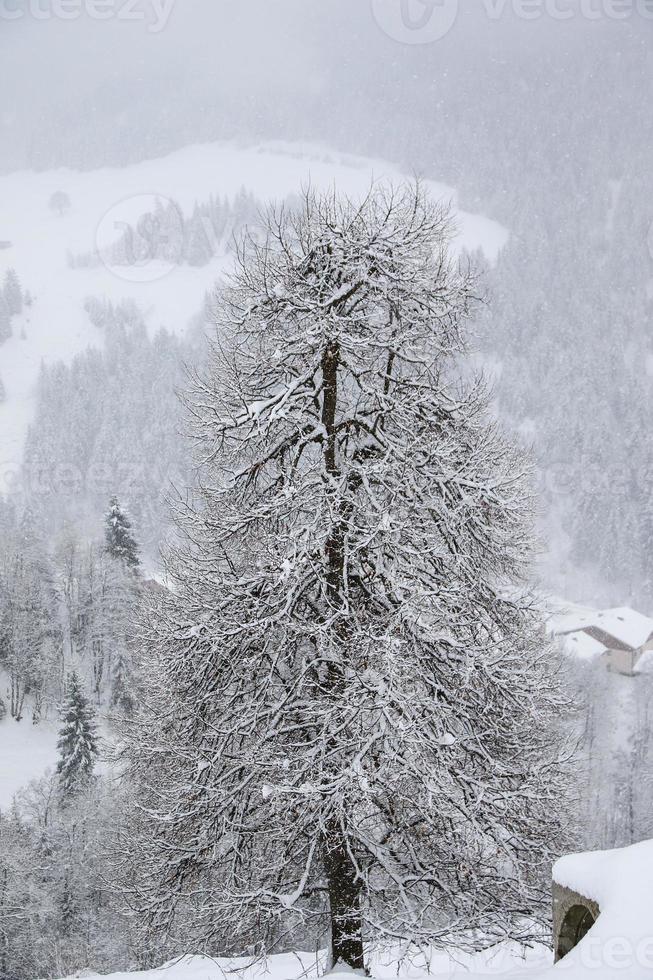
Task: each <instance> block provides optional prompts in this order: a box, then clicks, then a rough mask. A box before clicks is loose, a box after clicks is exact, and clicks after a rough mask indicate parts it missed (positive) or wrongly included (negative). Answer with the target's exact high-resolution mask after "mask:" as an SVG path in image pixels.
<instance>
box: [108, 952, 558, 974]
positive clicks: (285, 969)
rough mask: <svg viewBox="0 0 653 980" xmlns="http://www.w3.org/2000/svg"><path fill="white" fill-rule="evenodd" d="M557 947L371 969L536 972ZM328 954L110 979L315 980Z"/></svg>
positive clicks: (205, 962)
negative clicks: (229, 979)
mask: <svg viewBox="0 0 653 980" xmlns="http://www.w3.org/2000/svg"><path fill="white" fill-rule="evenodd" d="M551 959H552V954H551V950H550V949H548V948H547V947H546V946H535V947H534V948H532V949H522V948H521V947H519V946H517V945H516V944H514V943H502V944H501V945H500V946H498V947H497V948H496V949H495V950H493V951H492V952H490V953H483V954H477V955H475V956H473V955H470V954H465V953H461V952H460V951H452V952H451V953H450V954H447V953H434V954H433V955H432V956H431V957H430V958H429V960H428V961H427V960H426V959H425V958H424V957H415V958H410V959H403V960H402V961H399V960H398V959H397V957H396V956H378V957H373V958H372V967H371V975H372V976H373V977H374V978H375V980H422V978H426V977H434V978H440V980H454V978H461V980H462V978H463V977H464V978H466V980H474V978H479V980H480V978H491V977H499V976H500V977H506V978H509V980H521V978H527V977H533V978H535V977H536V976H538V975H539V974H541V973H542V972H545V971H546V970H547V968H548V967H549V966H550V964H551ZM324 970H325V956H324V954H320V955H318V956H316V954H315V953H286V954H282V955H277V956H271V957H269V959H268V960H267V962H266V963H261V962H257V963H252V962H251V961H248V960H245V959H240V960H239V959H216V960H213V959H209V958H207V957H204V956H187V957H183V958H182V959H179V960H176V961H173V962H171V963H168V964H166V965H164V966H162V967H160V968H159V969H155V970H148V971H145V972H142V973H114V974H111V977H110V980H132V978H139V980H228V978H231V980H314V978H317V977H319V976H321V975H323V974H324ZM329 977H330V980H340V978H349V980H351V977H352V974H351V973H347V972H345V971H342V970H338V971H336V972H333V973H330V974H329Z"/></svg>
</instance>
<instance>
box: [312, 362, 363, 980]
mask: <svg viewBox="0 0 653 980" xmlns="http://www.w3.org/2000/svg"><path fill="white" fill-rule="evenodd" d="M338 364H339V351H338V348H337V346H335V345H330V346H329V347H328V348H327V349H326V351H325V352H324V355H323V357H322V380H323V386H324V387H323V396H322V398H323V401H322V423H323V425H324V430H325V433H326V444H325V447H324V463H325V469H326V472H327V475H328V478H329V479H330V480H331V481H333V484H334V485H335V483H336V482H337V479H338V476H339V468H338V455H337V437H336V418H337V406H338ZM325 557H326V562H327V598H328V602H329V606H330V607H331V608H330V613H331V615H333V613H334V612H337V611H338V610H339V609H341V608H342V605H343V589H344V564H345V527H344V520H343V519H338V518H337V517H336V518H335V519H334V523H333V526H332V527H331V530H330V534H329V537H328V539H327V542H326V547H325ZM334 628H335V631H336V633H337V634H338V636H339V638H340V639H341V640H342V639H344V637H345V635H346V624H345V623H344V622H342V619H338V618H337V617H336V619H335V625H334ZM341 680H342V669H341V665H340V664H338V663H335V662H332V663H331V664H330V665H329V676H328V681H327V684H328V688H329V692H330V695H331V696H332V697H334V698H337V697H338V696H339V695H340V688H341ZM323 861H324V870H325V873H326V878H327V887H328V890H329V910H330V915H331V965H332V967H334V966H336V964H337V963H343V964H346V965H347V966H348V967H350V968H351V969H353V970H364V969H365V961H364V954H363V922H362V918H361V881H360V878H359V877H358V873H357V869H356V864H355V862H354V860H353V858H352V855H351V853H350V851H349V848H348V846H347V836H346V833H345V831H344V830H343V827H342V826H341V824H340V823H339V822H338V821H337V820H336V819H331V820H330V821H329V822H328V823H327V828H326V831H325V835H324V840H323Z"/></svg>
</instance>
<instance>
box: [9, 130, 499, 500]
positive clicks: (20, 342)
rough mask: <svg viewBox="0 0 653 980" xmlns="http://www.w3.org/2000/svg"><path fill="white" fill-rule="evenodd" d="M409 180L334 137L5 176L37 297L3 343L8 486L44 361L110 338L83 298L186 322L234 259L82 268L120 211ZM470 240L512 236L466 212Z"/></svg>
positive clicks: (461, 217) (14, 249)
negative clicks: (129, 274)
mask: <svg viewBox="0 0 653 980" xmlns="http://www.w3.org/2000/svg"><path fill="white" fill-rule="evenodd" d="M373 178H375V179H386V178H387V179H392V180H395V181H398V180H401V179H402V175H401V174H400V173H399V172H398V171H397V169H396V168H395V167H393V166H392V165H391V164H389V163H386V162H384V161H381V160H368V159H361V158H358V157H351V156H344V155H342V154H338V153H334V152H331V151H329V150H327V149H324V148H320V147H315V146H304V145H286V144H274V145H272V144H266V145H260V146H256V147H251V148H246V149H245V148H240V147H236V146H233V145H228V144H219V143H216V144H208V145H204V146H192V147H187V148H185V149H183V150H180V151H178V152H176V153H173V154H171V155H169V156H167V157H165V158H162V159H156V160H148V161H145V162H142V163H139V164H137V165H134V166H130V167H125V168H123V169H103V170H95V171H90V172H78V171H73V170H56V171H48V172H43V173H34V172H21V173H13V174H9V175H8V176H5V177H1V178H0V200H1V201H2V214H1V215H0V241H2V242H5V243H10V247H7V248H3V249H2V250H0V278H2V277H3V276H4V274H5V272H6V270H7V269H8V268H10V267H13V268H15V269H16V272H17V273H18V276H19V277H20V280H21V282H22V285H23V287H24V288H25V289H28V290H29V292H30V293H31V294H32V296H33V297H34V299H35V302H34V304H33V305H32V306H31V307H30V308H28V309H27V310H26V311H25V313H24V314H23V316H22V317H21V318H17V319H15V320H14V324H13V326H14V336H13V337H12V338H11V339H10V340H9V341H8V342H7V343H5V344H4V345H3V346H2V347H0V377H1V378H2V379H3V382H4V385H5V389H6V392H7V400H6V402H5V403H4V404H1V405H0V491H2V490H6V489H8V488H10V486H11V484H12V480H13V479H14V478H15V473H16V471H17V470H18V468H19V466H20V462H21V455H22V448H23V444H24V439H25V434H26V430H27V427H28V424H29V421H30V418H31V415H32V409H33V404H32V395H33V390H34V384H35V381H36V379H37V376H38V371H39V367H40V364H41V362H42V361H46V362H52V361H55V360H66V361H69V360H70V359H71V358H72V357H73V356H74V355H75V354H76V353H78V352H79V351H82V350H84V349H86V348H87V347H88V346H89V345H99V344H101V342H102V338H101V335H100V333H99V331H98V330H97V329H96V328H95V327H93V325H92V324H91V322H90V321H89V318H88V315H87V314H86V312H85V310H84V301H85V300H86V299H87V298H88V297H90V296H95V297H100V298H102V297H106V298H107V299H110V300H112V301H114V302H118V301H120V300H123V299H128V298H130V299H132V300H134V301H135V302H136V303H137V304H138V305H139V306H140V307H141V309H142V310H143V311H144V312H145V313H146V316H147V320H148V323H149V324H150V325H151V326H152V327H153V328H156V327H159V326H166V327H167V328H169V329H171V330H174V331H177V332H179V331H183V330H184V329H185V328H186V326H187V324H188V321H189V319H190V318H191V317H192V316H193V315H194V314H195V313H197V312H198V311H199V309H200V308H201V306H202V302H203V297H204V294H205V292H206V291H207V290H208V289H210V288H211V286H212V285H213V283H214V282H215V280H216V278H217V277H218V276H219V275H220V273H221V271H223V269H224V268H225V262H226V261H227V260H226V259H225V258H224V257H220V256H219V255H218V256H217V257H216V258H215V259H214V260H213V261H212V262H211V263H209V264H208V265H206V266H204V267H202V268H191V267H190V266H188V265H183V266H175V267H174V268H170V269H168V268H160V269H157V268H149V269H148V270H147V274H146V275H144V276H141V277H140V278H141V279H142V280H144V281H137V282H133V281H129V279H128V278H125V276H124V275H116V274H115V270H112V269H110V268H106V267H105V266H103V265H100V266H99V267H97V268H85V269H72V268H70V267H69V264H68V253H69V252H70V253H72V254H78V253H87V252H90V251H92V250H94V249H96V248H97V247H98V246H100V247H101V246H102V245H106V244H108V241H110V240H115V239H117V238H118V237H119V234H120V222H121V221H125V220H128V221H129V220H136V219H137V218H138V217H140V215H142V214H143V213H146V212H147V211H148V210H150V209H151V208H152V206H153V204H154V202H155V201H156V200H157V199H161V200H165V199H166V198H169V199H172V200H174V201H176V202H177V203H178V204H180V205H181V208H182V209H183V211H184V212H185V213H186V214H188V213H190V212H191V211H192V208H193V205H194V203H195V202H196V201H203V200H206V199H207V198H208V197H209V196H210V195H212V194H216V195H221V196H222V197H225V196H227V197H229V198H233V197H234V196H235V195H236V194H237V193H238V192H239V191H240V190H241V189H242V188H245V189H247V190H248V191H251V192H253V193H254V194H255V195H256V196H257V198H259V199H260V200H261V201H267V200H270V199H277V200H280V199H283V198H284V197H286V196H287V195H289V194H291V193H293V192H297V191H299V190H300V189H301V187H302V186H303V185H306V184H308V183H309V182H310V183H311V184H312V185H313V186H316V187H326V186H330V185H332V184H335V185H336V186H337V187H338V188H339V189H340V190H341V191H343V192H345V193H348V194H350V195H352V196H358V195H360V194H362V193H364V191H365V190H366V189H367V188H368V187H369V184H370V180H371V179H373ZM427 186H428V188H429V190H430V192H431V193H432V195H433V196H434V197H435V198H436V199H445V200H447V201H451V202H452V204H453V205H454V207H455V206H456V192H455V191H454V190H453V189H451V188H450V187H446V186H444V185H442V184H437V183H427ZM57 191H63V192H65V193H67V194H68V196H69V198H70V201H71V205H72V206H71V208H70V210H69V211H68V212H66V213H64V214H63V215H59V214H57V213H53V211H52V210H51V209H50V208H49V206H48V205H49V201H50V197H51V195H52V194H53V193H55V192H57ZM458 226H459V233H460V234H459V238H458V242H459V244H460V245H461V246H465V247H468V248H470V249H471V248H481V249H482V250H483V251H484V252H485V254H486V255H487V257H488V258H489V259H490V260H492V259H494V258H495V257H496V255H497V254H498V252H499V250H500V249H501V247H502V246H503V245H504V243H505V242H506V240H507V232H506V230H505V229H504V228H502V227H501V226H500V225H498V224H497V223H496V222H494V221H491V220H489V219H487V218H485V217H482V216H479V215H472V214H466V213H464V212H460V211H459V212H458Z"/></svg>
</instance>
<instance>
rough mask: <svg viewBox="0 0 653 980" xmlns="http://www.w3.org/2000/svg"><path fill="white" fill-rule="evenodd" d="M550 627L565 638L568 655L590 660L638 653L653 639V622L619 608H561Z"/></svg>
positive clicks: (633, 612) (552, 619) (556, 634)
mask: <svg viewBox="0 0 653 980" xmlns="http://www.w3.org/2000/svg"><path fill="white" fill-rule="evenodd" d="M549 627H550V629H551V632H552V633H553V634H554V635H555V636H560V637H563V638H564V642H565V647H566V649H567V650H568V652H569V653H575V654H577V655H578V656H580V657H585V658H591V657H595V656H597V655H600V654H601V653H604V652H605V651H606V650H609V649H615V648H616V649H630V650H638V649H640V648H641V647H642V646H644V644H645V643H646V642H647V641H648V640H649V639H650V638H651V636H652V635H653V619H651V618H650V617H649V616H644V615H643V614H642V613H639V612H636V611H635V610H634V609H629V608H628V607H627V606H620V607H618V608H616V609H603V610H600V609H589V608H583V607H582V606H574V605H566V606H561V607H560V608H558V609H557V610H556V612H555V613H554V614H553V616H551V618H550V620H549Z"/></svg>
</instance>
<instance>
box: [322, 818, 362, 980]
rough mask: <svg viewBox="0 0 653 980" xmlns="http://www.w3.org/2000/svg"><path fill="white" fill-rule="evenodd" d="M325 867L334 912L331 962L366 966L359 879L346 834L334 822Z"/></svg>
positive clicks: (326, 843)
mask: <svg viewBox="0 0 653 980" xmlns="http://www.w3.org/2000/svg"><path fill="white" fill-rule="evenodd" d="M324 868H325V871H326V876H327V884H328V888H329V908H330V912H331V966H332V967H335V966H336V965H337V964H338V963H344V964H346V965H347V966H349V967H351V969H352V970H364V969H365V957H364V953H363V933H362V925H363V923H362V920H361V907H360V902H361V885H360V879H359V878H358V875H357V873H356V866H355V864H354V862H353V861H352V858H351V855H350V853H349V851H348V849H347V840H346V837H345V834H344V833H343V831H342V829H341V828H340V827H338V826H336V825H335V824H332V825H331V826H329V827H328V829H327V833H326V835H325V839H324Z"/></svg>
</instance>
